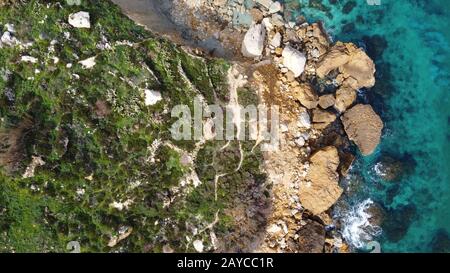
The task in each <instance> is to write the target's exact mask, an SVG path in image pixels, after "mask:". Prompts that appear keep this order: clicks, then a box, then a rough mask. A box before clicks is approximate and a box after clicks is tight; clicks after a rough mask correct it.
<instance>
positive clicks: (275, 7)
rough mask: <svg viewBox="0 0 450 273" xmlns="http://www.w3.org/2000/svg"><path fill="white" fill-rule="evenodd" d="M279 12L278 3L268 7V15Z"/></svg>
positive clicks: (279, 6)
mask: <svg viewBox="0 0 450 273" xmlns="http://www.w3.org/2000/svg"><path fill="white" fill-rule="evenodd" d="M280 11H281V4H280V2H277V1H275V2H273V3H272V4H271V5H270V6H269V13H277V12H280Z"/></svg>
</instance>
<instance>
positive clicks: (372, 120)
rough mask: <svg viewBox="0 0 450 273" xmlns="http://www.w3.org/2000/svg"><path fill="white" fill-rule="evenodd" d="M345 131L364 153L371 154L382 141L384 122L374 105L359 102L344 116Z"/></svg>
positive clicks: (342, 118)
mask: <svg viewBox="0 0 450 273" xmlns="http://www.w3.org/2000/svg"><path fill="white" fill-rule="evenodd" d="M341 120H342V123H343V124H344V129H345V132H346V133H347V135H348V137H349V139H350V140H352V141H354V142H355V144H356V145H357V146H358V148H359V150H360V151H361V153H362V154H363V155H370V154H372V153H373V152H374V150H375V148H376V147H377V146H378V144H379V143H380V138H381V131H382V130H383V122H382V120H381V118H380V117H379V116H378V115H377V113H375V111H373V109H372V106H370V105H363V104H358V105H356V106H354V107H353V108H351V109H350V110H348V111H347V112H346V113H345V114H344V115H343V116H342V117H341Z"/></svg>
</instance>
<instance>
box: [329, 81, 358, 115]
mask: <svg viewBox="0 0 450 273" xmlns="http://www.w3.org/2000/svg"><path fill="white" fill-rule="evenodd" d="M355 100H356V90H354V89H352V88H349V87H341V88H339V90H338V91H337V92H336V102H335V104H334V107H335V108H336V110H338V111H339V112H341V113H343V112H345V110H347V109H348V108H349V107H350V106H351V105H352V104H353V103H354V102H355Z"/></svg>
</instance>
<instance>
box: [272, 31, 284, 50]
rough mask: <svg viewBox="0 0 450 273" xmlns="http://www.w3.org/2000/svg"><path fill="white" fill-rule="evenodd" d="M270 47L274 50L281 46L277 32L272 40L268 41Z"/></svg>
mask: <svg viewBox="0 0 450 273" xmlns="http://www.w3.org/2000/svg"><path fill="white" fill-rule="evenodd" d="M270 45H271V46H273V47H275V48H277V47H279V46H280V45H281V34H280V33H279V32H277V33H275V35H274V36H273V38H272V40H271V41H270Z"/></svg>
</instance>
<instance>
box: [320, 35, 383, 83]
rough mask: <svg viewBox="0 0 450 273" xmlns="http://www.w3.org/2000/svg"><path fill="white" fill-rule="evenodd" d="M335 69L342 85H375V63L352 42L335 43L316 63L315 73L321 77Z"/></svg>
mask: <svg viewBox="0 0 450 273" xmlns="http://www.w3.org/2000/svg"><path fill="white" fill-rule="evenodd" d="M336 69H339V72H340V73H341V78H342V84H343V86H347V87H351V88H353V89H355V90H356V89H360V88H363V87H367V88H370V87H373V86H374V85H375V71H376V70H375V64H374V63H373V61H372V60H371V59H370V58H369V56H367V54H366V53H365V52H364V50H363V49H361V48H357V47H356V46H355V45H354V44H351V43H347V44H344V43H341V42H338V43H336V45H334V46H333V47H332V48H331V49H330V51H329V52H328V53H327V54H326V55H325V56H323V57H322V59H321V60H320V62H319V63H318V64H317V67H316V73H317V75H318V76H319V77H321V78H323V77H325V76H327V75H328V74H329V73H330V72H331V71H333V70H336Z"/></svg>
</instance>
